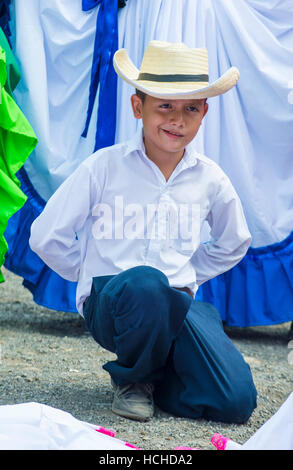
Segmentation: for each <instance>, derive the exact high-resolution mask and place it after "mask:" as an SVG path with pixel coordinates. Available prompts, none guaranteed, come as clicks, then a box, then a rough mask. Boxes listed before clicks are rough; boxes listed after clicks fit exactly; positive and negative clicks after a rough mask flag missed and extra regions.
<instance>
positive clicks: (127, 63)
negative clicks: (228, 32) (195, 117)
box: [113, 49, 240, 99]
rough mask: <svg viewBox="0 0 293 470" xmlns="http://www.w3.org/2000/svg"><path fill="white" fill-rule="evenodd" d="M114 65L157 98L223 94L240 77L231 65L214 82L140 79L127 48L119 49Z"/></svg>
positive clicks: (199, 96) (127, 80) (135, 85)
mask: <svg viewBox="0 0 293 470" xmlns="http://www.w3.org/2000/svg"><path fill="white" fill-rule="evenodd" d="M113 66H114V69H115V71H116V73H117V75H118V76H119V77H120V78H122V79H123V80H125V81H126V82H127V83H129V84H130V85H132V86H134V87H135V88H137V89H138V90H140V91H142V92H144V93H146V94H148V95H150V96H153V97H155V98H169V99H179V98H181V99H189V98H193V99H203V98H211V97H213V96H218V95H222V94H223V93H226V92H227V91H229V90H230V89H231V88H233V87H234V86H235V85H236V83H237V81H238V79H239V76H240V74H239V70H238V69H237V67H230V68H229V69H228V70H227V71H226V72H225V73H224V74H223V75H222V76H221V77H220V78H218V79H217V80H215V81H214V82H213V83H209V84H208V85H206V83H201V82H197V83H188V82H181V83H178V82H176V83H170V82H168V83H165V82H151V81H145V80H138V76H139V70H138V69H137V68H136V67H135V65H134V64H133V62H132V61H131V60H130V58H129V56H128V52H127V50H126V49H119V50H118V51H116V52H115V54H114V57H113Z"/></svg>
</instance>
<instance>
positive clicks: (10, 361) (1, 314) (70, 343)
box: [0, 268, 293, 450]
mask: <svg viewBox="0 0 293 470" xmlns="http://www.w3.org/2000/svg"><path fill="white" fill-rule="evenodd" d="M2 272H3V274H4V277H5V279H6V281H5V282H4V283H2V284H0V325H1V326H0V331H1V337H0V348H1V349H0V352H1V357H0V405H6V404H16V403H24V402H38V403H43V404H46V405H49V406H52V407H56V408H58V409H61V410H64V411H67V412H69V413H71V414H72V415H73V416H74V417H75V418H77V419H80V420H83V421H87V422H90V423H94V424H97V425H101V426H104V427H107V428H109V429H113V430H115V431H116V437H117V438H119V439H122V440H125V441H128V442H130V443H132V444H134V445H136V446H138V447H140V448H141V449H144V450H159V449H161V450H172V449H173V448H174V447H177V446H180V445H181V446H182V445H184V446H188V447H197V448H200V449H202V450H214V447H213V445H212V444H211V443H210V438H211V436H212V435H213V434H214V433H215V432H219V433H221V434H223V435H225V436H227V437H230V438H231V439H233V440H235V441H237V442H239V443H240V444H241V443H244V442H245V441H246V440H247V439H249V437H251V436H252V434H253V433H254V432H255V431H256V430H257V429H259V428H260V426H261V425H262V424H264V423H265V422H266V421H267V420H268V419H269V418H270V417H271V416H272V415H273V414H274V413H275V412H276V411H277V410H278V409H279V407H280V406H281V405H282V403H283V402H284V401H285V400H286V398H287V397H288V396H289V394H290V393H291V391H292V389H293V387H292V375H293V374H292V371H293V364H290V363H289V361H288V353H289V349H288V333H289V327H290V324H289V323H283V324H281V325H275V326H266V327H250V328H231V327H230V328H228V329H226V331H227V334H228V335H229V336H230V338H231V339H232V341H233V342H234V344H235V345H236V347H237V348H238V349H239V350H240V351H241V353H242V354H243V355H244V357H245V359H246V361H247V362H248V363H249V365H250V367H251V369H252V373H253V376H254V381H255V385H256V388H257V390H258V407H257V409H256V410H255V411H254V413H253V415H252V416H251V418H250V419H249V421H248V422H247V423H246V424H243V425H230V424H224V423H217V422H211V421H206V420H201V419H199V420H189V419H185V418H177V417H173V416H171V415H169V414H167V413H165V412H163V411H161V410H158V409H157V410H156V415H155V417H154V418H153V419H152V421H150V422H147V423H138V422H135V421H130V420H127V419H124V418H121V417H118V416H116V415H114V414H112V412H111V410H110V408H111V402H112V389H111V385H110V381H109V376H108V374H107V373H106V372H105V371H104V370H103V369H102V365H103V364H104V363H105V362H107V361H108V360H109V359H113V358H114V357H115V356H114V355H113V354H111V353H109V352H107V351H105V350H103V349H102V348H101V347H100V346H99V345H97V344H96V343H95V341H94V340H93V339H92V338H91V336H90V335H89V333H88V332H87V330H86V327H85V325H84V321H83V319H82V318H81V317H80V316H79V315H78V314H74V313H72V314H71V313H64V312H56V311H53V310H48V309H46V308H44V307H40V306H39V305H37V304H35V303H34V302H33V300H32V296H31V294H30V292H29V291H27V290H26V289H24V288H23V286H22V279H21V278H20V277H18V276H16V275H14V274H12V273H11V272H9V271H7V270H6V269H5V268H2ZM290 362H291V361H290Z"/></svg>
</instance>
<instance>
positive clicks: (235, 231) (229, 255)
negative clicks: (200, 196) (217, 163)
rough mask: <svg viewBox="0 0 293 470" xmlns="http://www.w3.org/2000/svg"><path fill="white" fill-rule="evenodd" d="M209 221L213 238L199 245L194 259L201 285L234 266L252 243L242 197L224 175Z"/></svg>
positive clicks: (193, 262) (208, 217)
mask: <svg viewBox="0 0 293 470" xmlns="http://www.w3.org/2000/svg"><path fill="white" fill-rule="evenodd" d="M207 221H208V223H209V225H210V228H211V231H210V235H211V241H209V242H207V243H202V244H200V246H199V248H198V250H197V251H196V252H195V253H194V255H193V256H192V258H191V263H192V265H193V266H194V268H195V270H196V278H197V284H198V285H200V284H203V283H204V282H205V281H208V280H209V279H212V278H213V277H215V276H217V275H219V274H222V273H224V272H225V271H228V270H229V269H231V268H232V267H233V266H235V265H236V264H237V263H238V262H239V261H240V260H241V259H242V258H243V256H244V255H245V254H246V252H247V250H248V248H249V246H250V243H251V235H250V232H249V230H248V227H247V223H246V220H245V216H244V213H243V209H242V205H241V202H240V199H239V197H238V195H237V193H236V191H235V189H234V188H233V186H232V184H231V182H230V180H229V179H228V177H227V176H226V175H224V174H223V177H222V180H221V185H220V188H219V190H218V192H217V195H216V197H215V200H214V202H213V203H212V206H211V209H210V211H209V214H208V216H207Z"/></svg>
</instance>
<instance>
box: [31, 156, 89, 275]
mask: <svg viewBox="0 0 293 470" xmlns="http://www.w3.org/2000/svg"><path fill="white" fill-rule="evenodd" d="M91 194H96V196H97V190H96V183H95V181H94V180H93V178H92V177H91V174H90V171H89V169H88V167H87V166H86V165H85V164H81V165H80V166H79V167H78V168H77V169H76V170H75V171H74V172H73V173H72V174H71V175H70V176H69V177H68V178H67V179H66V180H65V181H64V183H63V184H61V186H60V187H59V188H58V189H57V191H56V192H55V193H54V194H53V195H52V197H51V198H50V199H49V201H48V202H47V204H46V206H45V208H44V210H43V212H42V213H41V214H40V215H39V217H37V219H35V220H34V222H33V224H32V226H31V236H30V239H29V245H30V247H31V249H32V250H33V251H34V252H36V253H37V254H38V255H39V257H40V258H41V259H42V260H43V261H44V262H45V263H46V264H47V265H48V266H49V267H50V268H51V269H52V270H53V271H55V272H57V273H58V274H59V275H60V276H61V277H63V278H64V279H67V280H68V281H77V280H78V275H79V269H80V241H79V240H78V232H79V231H80V230H81V229H82V227H83V226H84V223H85V221H86V219H87V217H88V215H89V213H90V211H91V207H92V201H91Z"/></svg>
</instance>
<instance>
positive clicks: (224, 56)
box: [13, 0, 293, 247]
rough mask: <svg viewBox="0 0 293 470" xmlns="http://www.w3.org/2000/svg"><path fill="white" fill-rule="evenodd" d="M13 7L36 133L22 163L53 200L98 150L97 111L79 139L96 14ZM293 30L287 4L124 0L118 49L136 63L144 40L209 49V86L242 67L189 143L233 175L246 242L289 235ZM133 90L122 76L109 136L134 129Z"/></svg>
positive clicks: (19, 95)
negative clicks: (35, 143)
mask: <svg viewBox="0 0 293 470" xmlns="http://www.w3.org/2000/svg"><path fill="white" fill-rule="evenodd" d="M14 6H15V14H14V16H13V17H14V19H15V31H16V37H15V48H14V52H15V54H16V57H17V58H18V60H19V62H20V65H21V73H22V82H21V85H20V86H19V87H18V89H17V91H16V93H15V97H16V99H17V101H18V103H19V105H20V106H21V108H22V109H23V111H24V113H25V114H26V116H27V117H28V118H29V120H30V122H31V124H32V125H33V128H34V130H35V132H36V134H37V136H38V138H39V145H38V147H37V148H36V150H35V152H34V153H33V155H32V156H31V158H30V159H29V160H28V161H27V163H26V164H25V168H26V170H27V172H28V174H29V177H30V179H31V181H32V183H33V185H34V186H35V188H36V190H37V191H38V192H39V194H40V195H41V196H42V197H43V198H44V199H48V198H49V197H50V195H51V194H52V193H53V192H54V191H55V190H56V189H57V187H58V186H59V184H60V183H61V182H62V181H63V180H64V179H65V178H66V177H67V176H69V174H71V172H72V171H73V170H74V169H75V168H76V167H77V165H78V164H79V163H80V162H81V161H82V160H84V159H85V158H86V157H87V156H88V155H90V153H91V152H92V149H93V147H94V135H95V126H96V122H95V119H94V118H93V119H92V122H91V125H90V130H89V134H88V137H87V138H86V139H84V138H81V137H80V135H81V132H82V130H83V126H84V123H85V117H86V109H87V103H88V87H89V81H90V69H91V60H92V52H93V43H94V36H95V26H96V15H97V10H98V9H97V8H96V9H94V10H92V11H90V12H87V13H85V12H82V11H81V2H80V0H30V2H23V1H22V0H15V2H14ZM292 25H293V2H291V1H290V0H279V1H277V0H266V2H262V1H260V0H238V1H237V2H235V1H234V0H128V1H127V4H126V7H124V8H123V9H121V10H120V11H119V22H118V27H119V30H118V31H119V47H125V48H126V49H128V51H129V55H130V57H131V59H132V60H133V62H134V63H135V65H136V66H137V67H139V66H140V63H141V60H142V57H143V51H144V49H145V47H146V45H147V43H148V42H149V41H150V40H152V39H160V40H167V41H183V42H185V43H186V44H187V45H188V46H190V47H207V49H208V51H209V63H210V70H209V74H210V80H211V81H213V80H214V79H216V78H218V77H219V76H220V75H221V74H222V73H224V72H225V71H226V70H227V69H228V68H229V67H230V66H231V65H234V66H237V67H238V68H239V70H240V74H241V76H240V80H239V82H238V84H237V87H236V88H234V89H233V90H231V91H229V92H228V93H227V94H225V95H224V96H221V97H216V98H211V99H210V100H209V105H210V109H209V112H208V114H207V116H206V118H205V121H204V124H203V126H202V127H201V130H200V132H199V134H198V136H197V137H196V139H195V145H196V147H197V150H198V151H200V152H203V153H205V154H206V155H207V156H208V157H210V158H211V159H213V160H215V161H216V162H217V163H219V164H220V166H221V167H222V168H223V170H224V171H225V172H226V173H227V174H228V176H229V177H230V179H231V180H232V183H233V184H234V186H235V188H236V190H237V191H238V193H239V195H240V198H241V200H242V202H243V206H244V211H245V214H246V217H247V222H248V225H249V228H250V231H251V233H252V237H253V239H252V246H253V247H258V246H265V245H269V244H272V243H275V242H278V241H281V240H283V239H284V238H286V237H287V236H288V235H289V233H290V232H291V231H292V220H293V197H292V188H293V138H292V134H293V104H292V100H291V99H289V96H290V93H291V91H292V88H293V86H292V83H293V27H292ZM132 93H133V89H132V88H131V87H130V86H129V85H128V84H126V83H124V82H122V81H121V80H120V79H119V80H118V98H117V126H116V142H121V141H122V140H125V139H128V138H130V137H131V136H132V135H133V133H134V132H135V131H136V129H137V126H139V125H140V123H138V122H137V121H136V120H135V119H134V118H133V116H132V113H131V110H130V106H129V99H130V95H131V94H132ZM94 115H95V116H96V112H95V113H94Z"/></svg>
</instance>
